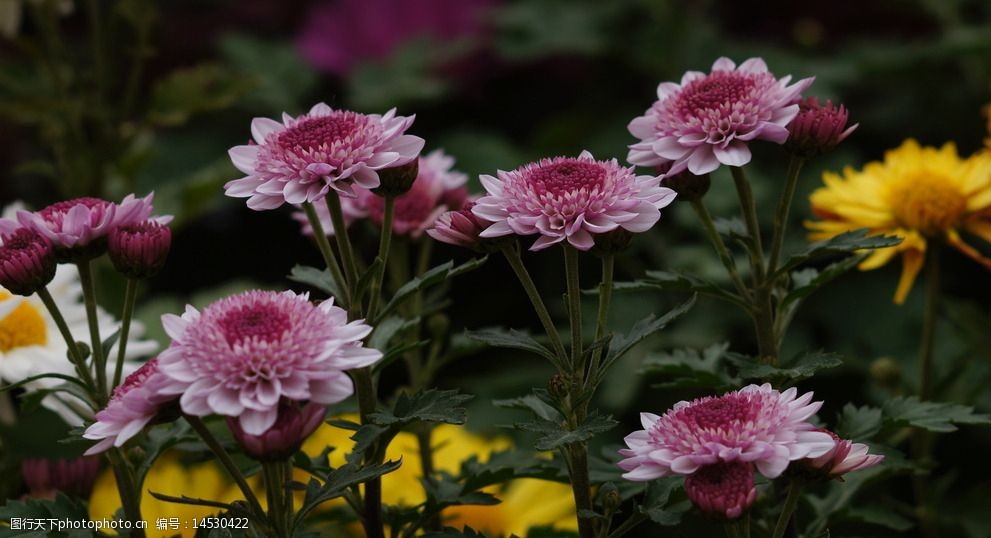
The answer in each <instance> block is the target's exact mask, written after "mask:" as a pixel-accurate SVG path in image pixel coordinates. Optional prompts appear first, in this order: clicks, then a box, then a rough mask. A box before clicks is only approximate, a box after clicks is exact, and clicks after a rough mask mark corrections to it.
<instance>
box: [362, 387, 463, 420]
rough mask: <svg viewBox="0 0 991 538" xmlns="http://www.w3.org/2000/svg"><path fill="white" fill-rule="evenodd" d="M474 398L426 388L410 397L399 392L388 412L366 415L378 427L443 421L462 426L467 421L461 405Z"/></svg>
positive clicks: (453, 392)
mask: <svg viewBox="0 0 991 538" xmlns="http://www.w3.org/2000/svg"><path fill="white" fill-rule="evenodd" d="M472 398H474V396H472V395H471V394H462V393H460V392H458V391H457V390H437V389H429V390H425V391H420V392H417V393H416V394H413V395H412V396H410V395H407V394H406V393H401V394H400V395H399V398H397V399H396V403H395V405H394V406H393V408H392V410H391V411H383V412H377V413H372V414H370V415H369V416H368V418H369V420H370V421H371V422H372V423H373V424H377V425H379V426H396V425H405V424H409V423H411V422H416V421H423V422H443V423H447V424H464V423H465V421H466V420H467V415H466V410H465V408H464V404H465V402H467V401H469V400H471V399H472Z"/></svg>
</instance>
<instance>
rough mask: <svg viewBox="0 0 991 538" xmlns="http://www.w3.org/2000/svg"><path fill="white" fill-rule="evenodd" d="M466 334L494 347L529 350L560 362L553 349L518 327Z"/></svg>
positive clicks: (482, 330)
mask: <svg viewBox="0 0 991 538" xmlns="http://www.w3.org/2000/svg"><path fill="white" fill-rule="evenodd" d="M465 336H467V337H468V338H469V339H471V340H475V341H476V342H482V343H485V344H488V345H490V346H492V347H500V348H507V349H519V350H522V351H529V352H531V353H535V354H537V355H540V356H541V357H544V358H545V359H547V360H549V361H551V362H552V363H554V364H557V363H558V357H557V355H555V354H554V352H553V351H551V350H549V349H547V348H546V347H544V346H543V345H541V344H540V343H539V342H537V341H536V340H534V339H533V337H532V336H530V335H529V334H527V333H525V332H523V331H517V330H516V329H509V331H504V330H502V329H481V330H478V331H465Z"/></svg>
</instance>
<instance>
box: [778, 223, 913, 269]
mask: <svg viewBox="0 0 991 538" xmlns="http://www.w3.org/2000/svg"><path fill="white" fill-rule="evenodd" d="M868 234H870V230H868V229H867V228H864V229H860V230H853V231H851V232H846V233H842V234H840V235H837V236H835V237H832V238H829V239H826V240H824V241H818V242H815V243H812V244H811V245H809V247H808V248H807V249H805V250H804V251H802V252H800V253H798V254H795V255H794V256H791V257H790V258H788V260H787V261H785V263H784V264H783V265H782V266H781V267H780V268H778V270H777V271H776V272H775V273H774V275H773V276H774V277H778V276H781V275H784V274H787V273H789V272H791V271H792V270H793V269H795V268H797V267H798V266H800V265H802V264H804V263H806V262H808V261H810V260H812V259H815V258H821V257H823V256H833V255H836V254H848V253H851V252H857V251H860V250H871V249H878V248H887V247H893V246H895V245H897V244H899V243H901V242H902V239H901V238H900V237H895V236H888V235H868Z"/></svg>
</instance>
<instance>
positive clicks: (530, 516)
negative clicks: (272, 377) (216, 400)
mask: <svg viewBox="0 0 991 538" xmlns="http://www.w3.org/2000/svg"><path fill="white" fill-rule="evenodd" d="M340 418H344V419H346V420H357V417H352V416H345V417H340ZM352 434H353V432H351V431H348V430H344V429H341V428H335V427H333V426H329V425H327V424H324V425H322V426H321V427H320V428H319V429H318V430H317V431H316V432H315V433H314V434H313V435H312V436H310V438H309V439H307V440H306V442H305V443H304V444H303V451H304V452H305V453H307V454H308V455H310V456H311V457H316V456H318V455H319V454H320V453H321V452H322V451H323V449H324V447H328V446H329V447H333V448H334V451H333V452H331V453H330V455H329V456H328V460H329V461H330V465H332V466H334V467H338V466H341V465H343V464H344V462H345V455H346V454H347V453H348V452H350V451H351V448H352V447H353V445H354V441H352V440H351V439H350V436H351V435H352ZM431 442H432V444H433V446H434V468H435V469H436V470H438V471H446V472H449V473H452V474H456V473H457V472H458V471H459V469H460V467H461V462H463V461H466V460H468V459H469V458H471V457H472V456H476V457H478V458H479V459H480V460H482V461H484V460H486V459H488V458H489V457H490V455H491V454H492V453H493V452H497V451H500V450H506V449H509V448H511V447H512V443H511V442H510V441H509V439H507V438H504V437H496V438H486V437H482V436H480V435H475V434H473V433H471V432H469V431H468V430H467V429H465V428H463V427H460V426H453V425H448V424H442V425H440V426H437V427H436V428H434V430H433V434H432V437H431ZM400 458H402V462H403V465H402V467H400V468H399V469H398V470H396V471H395V472H392V473H389V474H387V475H385V476H384V477H383V479H382V501H383V502H384V503H386V504H392V505H405V506H415V505H417V504H420V503H422V502H423V501H424V500H425V494H424V492H423V487H422V485H421V484H420V477H421V476H422V473H421V467H420V451H419V444H418V443H417V439H416V436H415V435H413V434H411V433H405V432H403V433H400V434H399V435H397V436H396V438H395V439H394V440H393V441H392V443H391V444H390V445H389V449H388V450H387V453H386V459H387V460H398V459H400ZM295 478H296V479H297V480H299V481H301V482H304V483H305V482H306V481H307V480H309V478H310V477H309V475H307V474H306V473H303V472H302V471H298V470H297V471H296V476H295ZM249 482H250V483H251V485H252V489H254V490H255V492H256V494H257V496H258V498H259V500H260V501H261V502H262V504H263V505H264V501H265V495H264V489H263V488H262V486H261V484H260V482H259V480H258V478H257V476H256V477H252V478H251V479H249ZM149 491H154V492H157V493H164V494H167V495H173V496H181V495H184V494H185V495H188V496H190V497H198V498H202V499H209V500H215V501H220V502H226V503H230V502H233V501H235V500H238V499H240V498H242V496H241V494H240V492H239V491H238V489H237V487H236V486H235V485H234V483H233V482H232V481H231V480H230V478H229V477H228V476H227V474H226V473H225V471H224V470H223V469H221V468H219V467H218V466H216V465H214V464H213V463H212V462H207V463H198V464H193V465H184V464H183V463H182V462H180V461H179V458H178V456H177V454H175V453H169V454H166V455H165V456H162V457H161V458H159V460H158V461H157V462H155V464H154V465H153V466H152V468H151V471H150V472H149V473H148V477H147V478H146V479H145V483H144V492H143V494H142V497H141V515H142V517H143V518H144V519H145V521H148V522H149V527H150V528H149V529H148V531H147V533H148V536H149V537H169V536H176V535H181V536H182V537H183V538H190V537H192V536H193V535H194V534H195V530H194V529H192V521H193V520H194V519H196V518H202V517H206V516H209V515H212V514H215V513H216V512H217V511H216V510H215V509H211V508H208V507H199V506H190V505H182V504H174V503H168V502H165V501H160V500H158V499H155V498H154V497H152V496H151V495H150V494H149V493H148V492H149ZM486 491H488V492H489V493H492V494H494V495H496V496H497V497H498V498H499V499H501V500H502V502H501V503H500V504H496V505H491V506H455V507H450V508H448V509H447V510H445V511H444V514H443V522H444V524H445V525H450V526H452V527H455V528H459V529H460V528H462V527H464V526H465V525H467V526H469V527H471V528H473V529H475V530H479V531H483V532H484V533H485V534H486V535H488V536H509V535H510V534H517V535H519V536H526V532H527V529H530V528H533V527H551V526H553V527H554V528H556V529H560V530H576V529H577V525H576V522H575V509H574V504H573V502H572V499H571V488H570V487H569V486H567V485H565V484H559V483H555V482H547V481H543V480H536V479H518V480H513V481H511V482H509V483H508V484H505V485H504V487H501V488H500V487H494V488H489V489H487V490H486ZM301 501H302V496H301V495H300V496H297V506H299V503H300V502H301ZM343 505H344V501H343V500H341V499H336V500H334V501H332V502H331V503H328V505H327V506H328V507H330V506H343ZM119 508H120V497H119V496H118V493H117V487H116V482H115V481H114V477H113V473H111V472H110V470H109V469H105V470H104V471H103V473H102V474H101V475H100V477H99V478H98V479H97V481H96V485H95V486H94V488H93V493H92V495H91V497H90V505H89V511H90V518H92V519H102V518H107V519H112V518H113V515H114V513H115V512H116V511H117V510H118V509H119ZM160 518H165V519H167V520H168V519H170V518H176V519H177V520H178V521H179V523H180V529H179V530H178V531H176V530H168V531H157V530H155V528H154V527H155V522H156V520H158V519H160ZM187 523H188V524H189V528H185V527H186V525H187ZM357 533H360V530H359V531H358V532H357ZM357 533H356V534H357Z"/></svg>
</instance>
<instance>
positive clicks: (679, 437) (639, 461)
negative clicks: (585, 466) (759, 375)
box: [619, 384, 834, 481]
mask: <svg viewBox="0 0 991 538" xmlns="http://www.w3.org/2000/svg"><path fill="white" fill-rule="evenodd" d="M797 394H798V392H797V390H796V389H795V388H794V387H793V388H790V389H788V390H786V391H784V392H778V391H777V390H775V389H773V388H771V385H769V384H764V385H761V386H757V385H750V386H747V387H744V388H742V389H740V390H738V391H735V392H730V393H727V394H724V395H722V396H718V397H716V396H708V397H705V398H699V399H697V400H693V401H691V402H686V401H682V402H678V403H677V404H675V405H674V407H673V408H672V409H671V410H669V411H668V412H667V413H665V414H664V416H661V417H659V416H657V415H654V414H651V413H642V414H641V415H640V420H641V422H642V423H643V427H644V429H643V430H639V431H636V432H633V433H631V434H630V435H628V436H627V437H626V439H625V441H626V445H627V446H628V447H629V448H628V449H623V450H620V454H621V455H622V456H624V457H625V458H626V459H624V460H622V461H621V462H619V466H620V468H622V469H623V470H624V471H627V472H626V473H625V474H624V475H623V477H624V478H626V479H627V480H636V481H643V480H653V479H655V478H660V477H662V476H667V475H670V474H685V475H687V474H692V473H694V472H695V471H697V470H698V469H699V468H700V467H702V466H704V465H712V464H714V463H717V462H735V461H741V462H746V463H752V464H753V465H756V466H757V470H758V471H760V473H761V474H763V475H764V476H766V477H768V478H775V477H777V476H778V475H780V474H781V472H782V471H784V470H785V468H786V467H788V463H789V462H790V461H794V460H797V459H802V458H815V457H819V456H821V455H823V454H825V453H826V452H828V451H829V450H830V449H831V448H833V445H834V442H833V438H832V437H831V436H830V435H829V434H827V433H824V432H821V431H818V430H817V429H816V428H815V427H814V426H813V425H812V424H810V423H809V422H808V419H809V417H811V416H812V415H814V414H815V413H816V411H818V410H819V407H821V406H822V402H812V393H811V392H808V393H805V394H803V395H802V396H801V397H797Z"/></svg>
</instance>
